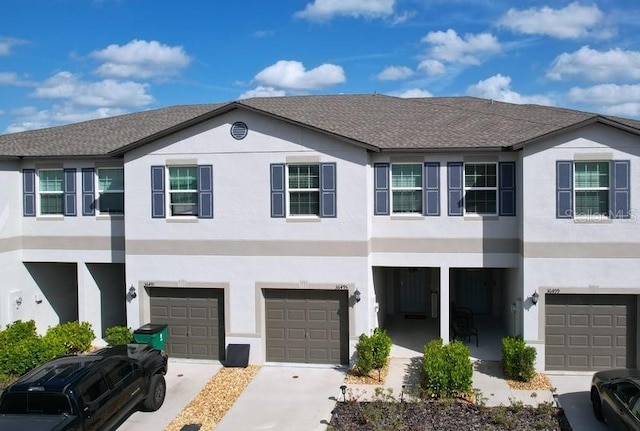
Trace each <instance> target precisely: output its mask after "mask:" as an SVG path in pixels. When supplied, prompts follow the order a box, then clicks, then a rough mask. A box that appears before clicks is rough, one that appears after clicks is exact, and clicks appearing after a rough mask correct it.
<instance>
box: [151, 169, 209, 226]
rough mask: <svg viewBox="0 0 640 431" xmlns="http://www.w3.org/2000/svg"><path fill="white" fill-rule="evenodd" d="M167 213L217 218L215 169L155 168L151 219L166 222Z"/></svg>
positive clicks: (178, 215) (152, 179) (152, 180)
mask: <svg viewBox="0 0 640 431" xmlns="http://www.w3.org/2000/svg"><path fill="white" fill-rule="evenodd" d="M167 173H168V176H169V181H167V183H166V184H165V181H166V180H165V178H166V175H167ZM167 188H168V195H169V196H168V199H167V196H166V192H167ZM167 201H168V205H167ZM167 209H168V210H169V215H170V216H174V217H184V216H197V217H198V218H213V167H212V166H211V165H197V166H169V167H167V166H151V217H152V218H165V217H166V214H167Z"/></svg>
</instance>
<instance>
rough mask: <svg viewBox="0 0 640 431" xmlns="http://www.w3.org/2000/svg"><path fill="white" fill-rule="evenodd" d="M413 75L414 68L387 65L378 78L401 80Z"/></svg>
mask: <svg viewBox="0 0 640 431" xmlns="http://www.w3.org/2000/svg"><path fill="white" fill-rule="evenodd" d="M411 76H413V70H411V69H410V68H408V67H406V66H387V67H385V69H384V70H383V71H382V72H380V73H379V74H378V76H377V78H378V79H379V80H380V81H400V80H403V79H407V78H410V77H411Z"/></svg>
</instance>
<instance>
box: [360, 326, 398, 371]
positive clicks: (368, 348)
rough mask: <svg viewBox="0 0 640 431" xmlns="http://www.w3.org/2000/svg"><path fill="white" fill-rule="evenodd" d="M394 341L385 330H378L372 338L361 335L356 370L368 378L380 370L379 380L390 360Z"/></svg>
mask: <svg viewBox="0 0 640 431" xmlns="http://www.w3.org/2000/svg"><path fill="white" fill-rule="evenodd" d="M392 344H393V341H392V340H391V337H389V336H388V335H387V333H386V332H385V331H384V329H381V328H376V329H375V330H374V331H373V334H372V335H371V336H367V335H366V334H362V335H360V338H358V344H356V363H355V365H356V368H357V369H358V372H359V373H360V374H361V375H363V376H368V375H369V373H370V372H371V371H372V370H374V369H375V370H378V380H379V379H380V370H382V368H384V366H385V365H386V364H387V361H388V360H389V354H390V353H391V345H392Z"/></svg>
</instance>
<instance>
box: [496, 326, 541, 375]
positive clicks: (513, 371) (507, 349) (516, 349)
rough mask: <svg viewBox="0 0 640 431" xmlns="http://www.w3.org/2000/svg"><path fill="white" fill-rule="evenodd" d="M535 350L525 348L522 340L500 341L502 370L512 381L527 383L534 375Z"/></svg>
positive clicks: (508, 339) (509, 339)
mask: <svg viewBox="0 0 640 431" xmlns="http://www.w3.org/2000/svg"><path fill="white" fill-rule="evenodd" d="M535 362H536V349H535V348H534V347H531V346H527V343H525V342H524V340H523V339H522V338H519V337H504V338H503V339H502V368H503V369H504V373H505V374H506V376H507V377H508V378H510V379H512V380H518V381H522V382H528V381H529V380H531V379H532V378H533V377H535V375H536V370H535Z"/></svg>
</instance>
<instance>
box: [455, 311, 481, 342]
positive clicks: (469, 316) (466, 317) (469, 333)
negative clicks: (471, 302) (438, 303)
mask: <svg viewBox="0 0 640 431" xmlns="http://www.w3.org/2000/svg"><path fill="white" fill-rule="evenodd" d="M452 308H453V312H452V314H451V317H450V318H451V330H452V339H453V340H456V339H458V340H460V341H468V342H471V337H476V347H478V346H479V340H478V329H477V328H476V327H475V325H474V323H473V311H472V310H471V309H470V308H466V307H455V306H453V307H452Z"/></svg>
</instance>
